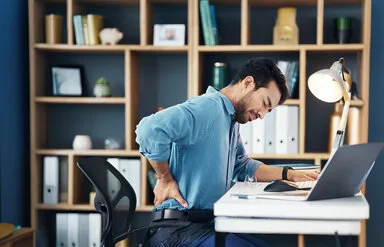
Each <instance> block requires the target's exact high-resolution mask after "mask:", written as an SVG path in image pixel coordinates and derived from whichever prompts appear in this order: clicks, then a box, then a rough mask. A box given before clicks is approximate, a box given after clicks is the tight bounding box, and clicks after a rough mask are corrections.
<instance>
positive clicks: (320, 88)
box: [308, 58, 350, 158]
mask: <svg viewBox="0 0 384 247" xmlns="http://www.w3.org/2000/svg"><path fill="white" fill-rule="evenodd" d="M343 71H344V58H340V59H339V61H336V62H334V63H333V64H332V66H331V68H330V69H322V70H319V71H317V72H315V73H313V74H312V75H311V76H310V77H309V78H308V87H309V90H310V91H311V93H312V94H313V95H314V96H315V97H316V98H318V99H320V100H321V101H324V102H328V103H335V102H337V101H339V100H340V99H341V98H343V99H344V108H343V113H342V115H341V120H340V124H339V127H338V128H337V132H336V136H335V139H334V142H333V145H332V151H331V155H330V158H331V157H332V156H333V154H334V153H335V152H336V150H337V149H338V148H339V147H340V146H342V145H343V143H344V134H345V126H346V125H347V119H348V111H349V106H350V96H349V93H348V92H349V85H348V82H346V80H345V78H344V73H343Z"/></svg>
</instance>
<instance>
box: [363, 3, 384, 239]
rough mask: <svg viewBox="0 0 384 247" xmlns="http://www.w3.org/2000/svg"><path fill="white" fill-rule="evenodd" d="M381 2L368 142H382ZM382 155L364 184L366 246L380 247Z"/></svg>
mask: <svg viewBox="0 0 384 247" xmlns="http://www.w3.org/2000/svg"><path fill="white" fill-rule="evenodd" d="M383 10H384V1H383V0H372V29H371V33H372V39H371V74H370V82H371V84H370V85H371V88H370V112H369V115H370V117H369V141H370V142H378V141H381V142H383V141H384V109H383V106H384V97H383V93H384V79H383V68H384V48H383V43H384V33H383V30H384V16H383V13H382V12H383ZM383 174H384V154H383V153H382V154H381V155H380V157H379V159H378V160H377V161H376V164H375V167H374V168H373V169H372V172H371V175H370V176H369V178H368V181H367V194H366V196H367V200H368V202H369V205H370V210H371V211H370V212H371V213H370V219H369V220H368V221H367V239H368V241H367V246H384V235H383V227H384V213H383V208H384V197H383V187H384V183H383V181H384V180H383Z"/></svg>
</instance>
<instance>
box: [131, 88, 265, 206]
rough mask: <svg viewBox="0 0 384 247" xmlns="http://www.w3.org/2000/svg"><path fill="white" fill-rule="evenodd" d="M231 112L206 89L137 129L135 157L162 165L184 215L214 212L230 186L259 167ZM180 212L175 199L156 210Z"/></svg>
mask: <svg viewBox="0 0 384 247" xmlns="http://www.w3.org/2000/svg"><path fill="white" fill-rule="evenodd" d="M234 114H235V109H234V108H233V105H232V103H231V101H230V100H229V99H228V98H227V97H226V96H225V95H224V94H222V93H220V92H219V91H217V90H215V89H214V88H212V87H209V88H208V90H207V92H206V93H205V94H203V95H201V96H197V97H193V98H190V99H188V100H187V101H186V102H184V103H182V104H178V105H176V106H173V107H169V108H167V109H165V110H162V111H160V112H157V113H156V114H152V115H150V116H148V117H145V118H143V119H142V120H141V121H140V123H139V124H138V126H137V129H136V134H137V138H136V142H137V143H138V144H139V145H140V153H141V154H143V155H144V156H146V157H147V158H148V159H151V160H154V161H158V162H161V161H167V160H168V162H169V168H170V171H171V174H172V176H173V178H174V179H175V180H176V182H177V184H178V185H179V190H180V193H181V196H182V197H183V198H184V199H185V200H186V201H187V202H188V209H213V204H214V203H215V202H216V201H217V200H218V199H219V198H220V197H221V196H222V195H223V194H224V193H225V192H226V191H228V190H229V188H230V186H231V182H232V181H236V180H240V181H242V180H244V178H245V175H247V174H248V175H254V173H255V170H256V168H257V167H258V166H259V165H260V164H262V163H261V162H260V161H257V160H253V159H250V158H249V157H248V156H247V155H246V153H245V150H244V147H243V144H242V142H241V138H240V135H239V124H238V123H237V122H236V121H235V120H234ZM163 208H170V209H178V210H184V209H185V208H184V207H183V206H181V205H180V204H179V203H178V202H177V201H176V200H175V199H169V200H167V201H165V202H163V203H162V204H160V205H159V206H157V208H156V209H154V210H157V209H163Z"/></svg>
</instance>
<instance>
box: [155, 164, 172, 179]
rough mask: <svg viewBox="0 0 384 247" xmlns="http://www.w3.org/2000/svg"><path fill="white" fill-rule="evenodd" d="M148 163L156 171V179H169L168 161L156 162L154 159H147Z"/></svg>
mask: <svg viewBox="0 0 384 247" xmlns="http://www.w3.org/2000/svg"><path fill="white" fill-rule="evenodd" d="M149 163H150V164H151V166H152V167H153V169H154V170H155V172H156V176H157V179H166V180H168V179H171V178H172V175H171V171H170V170H169V164H168V161H163V162H157V161H154V160H149Z"/></svg>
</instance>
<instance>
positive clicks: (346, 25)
mask: <svg viewBox="0 0 384 247" xmlns="http://www.w3.org/2000/svg"><path fill="white" fill-rule="evenodd" d="M351 38H352V29H351V18H349V17H338V18H336V19H335V39H336V42H337V43H338V44H345V43H351Z"/></svg>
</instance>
